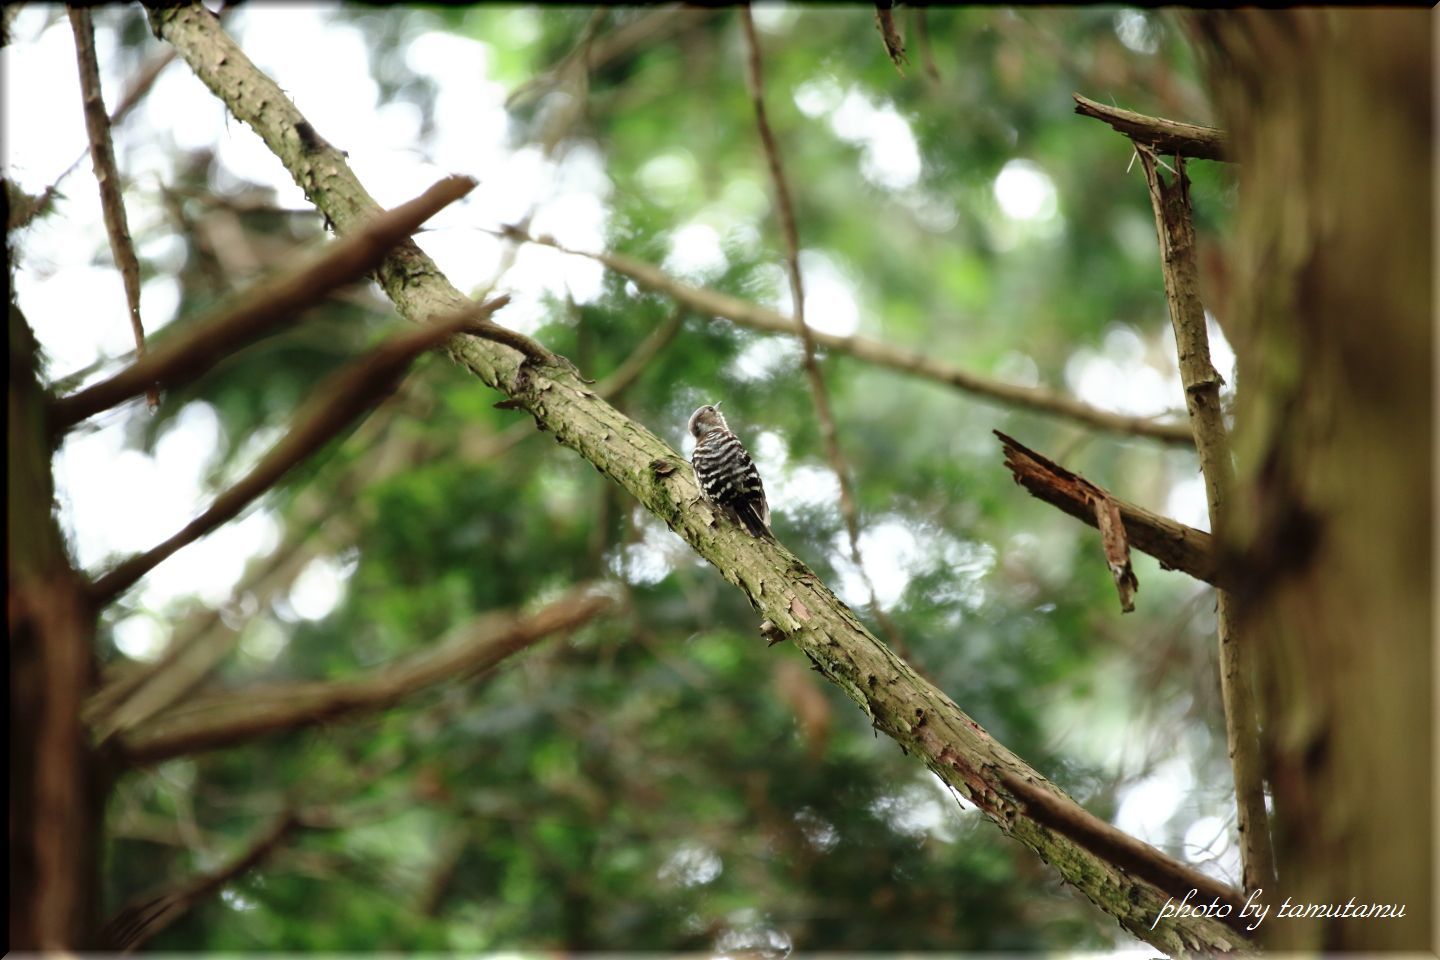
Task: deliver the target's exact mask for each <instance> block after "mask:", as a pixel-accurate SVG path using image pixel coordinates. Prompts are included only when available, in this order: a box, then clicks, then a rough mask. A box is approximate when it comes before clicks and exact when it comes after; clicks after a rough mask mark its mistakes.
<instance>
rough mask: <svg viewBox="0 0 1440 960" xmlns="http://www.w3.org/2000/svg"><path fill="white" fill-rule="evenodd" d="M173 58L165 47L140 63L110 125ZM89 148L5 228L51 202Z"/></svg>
mask: <svg viewBox="0 0 1440 960" xmlns="http://www.w3.org/2000/svg"><path fill="white" fill-rule="evenodd" d="M18 9H19V5H18V4H16V5H11V6H8V7H6V8H5V10H6V12H7V13H9V12H11V11H13V10H18ZM174 59H175V51H174V50H165V51H163V52H161V53H160V54H157V55H156V56H154V57H151V58H150V59H149V60H147V61H146V62H145V64H144V65H143V66H141V68H140V72H139V73H137V74H136V75H135V78H134V79H133V80H131V81H130V86H128V87H127V88H126V89H125V94H124V96H122V97H121V98H120V103H119V104H118V105H117V106H116V107H115V109H114V110H113V111H112V112H111V114H110V126H112V127H113V126H115V125H117V124H118V123H120V121H122V120H124V119H125V118H126V117H127V116H129V115H130V111H132V110H134V109H135V107H136V106H138V105H139V103H140V101H141V100H143V99H145V95H146V94H147V93H149V92H150V88H151V87H153V86H154V85H155V81H156V80H158V79H159V77H160V74H161V72H162V71H163V70H164V69H165V68H166V67H167V66H169V65H170V62H171V61H172V60H174ZM89 152H90V150H89V148H88V147H87V148H86V149H85V150H84V151H82V152H81V154H80V155H79V156H78V157H76V158H75V159H74V161H72V162H71V164H70V166H68V167H66V168H65V170H64V172H62V173H61V174H60V176H58V177H56V178H55V179H54V180H53V181H52V182H51V183H50V185H49V186H47V187H46V188H45V190H44V191H43V192H42V193H41V194H40V195H39V196H38V197H31V198H29V200H28V201H27V202H26V203H25V204H24V208H23V209H14V210H11V211H10V218H9V223H8V226H7V229H9V230H18V229H20V228H21V227H23V226H25V225H26V224H28V223H29V222H30V221H31V220H34V219H35V217H36V216H38V215H39V214H40V213H41V212H42V211H44V210H45V209H46V207H48V206H49V205H50V202H51V201H52V200H54V199H55V194H57V193H59V192H60V184H61V183H63V182H64V180H65V178H66V177H68V176H70V174H72V173H74V172H75V170H76V168H78V167H79V166H80V164H81V162H82V161H84V159H85V155H86V154H88V153H89Z"/></svg>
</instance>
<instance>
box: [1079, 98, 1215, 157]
mask: <svg viewBox="0 0 1440 960" xmlns="http://www.w3.org/2000/svg"><path fill="white" fill-rule="evenodd" d="M1071 96H1072V97H1074V98H1075V112H1076V113H1078V114H1080V115H1081V116H1082V117H1094V118H1095V119H1096V120H1103V121H1104V122H1106V123H1108V124H1110V126H1112V127H1114V128H1115V129H1116V130H1117V131H1119V132H1120V133H1123V134H1125V136H1127V137H1129V138H1130V139H1131V140H1134V141H1135V142H1136V143H1140V144H1145V145H1146V146H1148V147H1151V148H1153V149H1154V150H1155V152H1156V153H1160V154H1163V155H1165V156H1170V155H1172V154H1174V155H1178V156H1182V157H1194V158H1195V159H1197V160H1229V159H1230V138H1229V137H1228V136H1227V135H1226V133H1225V131H1224V130H1216V129H1215V128H1214V127H1202V126H1198V125H1196V124H1193V123H1180V122H1178V121H1176V120H1165V119H1162V118H1160V117H1147V116H1145V114H1143V113H1135V112H1134V111H1133V110H1122V109H1120V108H1119V107H1111V106H1107V105H1106V104H1103V103H1098V102H1096V101H1094V100H1091V99H1090V98H1089V97H1085V96H1081V95H1080V94H1078V93H1072V94H1071Z"/></svg>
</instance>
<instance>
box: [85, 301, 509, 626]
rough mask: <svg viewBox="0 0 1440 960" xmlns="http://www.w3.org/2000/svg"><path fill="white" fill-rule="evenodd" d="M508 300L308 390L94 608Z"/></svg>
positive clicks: (111, 579)
mask: <svg viewBox="0 0 1440 960" xmlns="http://www.w3.org/2000/svg"><path fill="white" fill-rule="evenodd" d="M508 301H509V298H508V297H501V298H498V299H496V300H491V301H490V302H489V303H485V304H479V305H473V306H471V307H470V308H468V309H465V310H461V311H459V312H458V313H456V314H454V315H452V316H451V317H449V318H447V319H445V320H441V321H437V322H436V323H433V324H429V325H428V326H426V327H423V328H421V329H419V330H412V331H409V332H407V333H403V334H400V335H398V336H395V337H392V338H391V339H389V340H387V341H386V342H385V343H383V344H381V345H380V346H379V347H377V348H376V349H375V350H373V351H371V352H370V353H369V354H368V355H366V356H365V357H362V358H361V359H360V360H358V361H356V362H354V363H352V364H351V365H350V366H348V367H346V368H345V369H343V370H341V371H340V372H339V373H337V374H335V375H334V376H332V377H330V378H329V379H328V380H327V381H326V382H325V383H322V384H321V385H320V386H319V387H317V388H316V393H315V398H314V399H313V400H311V401H310V402H309V403H307V404H306V405H305V406H304V407H303V408H301V410H300V412H299V413H297V414H296V416H295V426H294V427H292V428H291V430H290V432H289V433H288V434H286V436H285V437H284V438H283V439H282V440H281V441H280V442H279V443H277V444H276V445H275V446H274V447H273V448H272V449H271V450H270V452H269V453H268V454H266V455H265V458H264V459H263V460H261V461H260V463H259V464H258V465H257V466H256V467H255V469H254V470H252V471H250V473H248V474H247V475H246V476H245V477H244V478H243V479H241V480H240V481H239V482H238V483H236V484H235V485H234V486H233V487H231V488H230V489H229V490H227V491H225V492H224V493H222V494H220V496H218V497H216V498H215V502H214V503H212V504H211V505H210V507H209V509H207V510H206V511H205V512H204V513H202V514H201V515H200V516H199V517H196V518H195V519H194V520H192V521H190V523H188V524H186V525H185V527H184V528H183V529H181V530H180V531H179V532H178V533H176V534H175V535H174V536H172V537H170V538H169V539H168V540H166V541H164V542H163V543H160V544H157V545H156V546H154V547H152V548H150V549H149V550H147V551H146V552H144V553H142V554H137V555H136V556H133V557H131V558H130V559H128V560H125V561H123V562H121V563H120V565H119V566H117V567H116V568H115V569H114V570H111V571H110V572H109V573H107V574H105V575H104V576H103V577H101V578H100V579H99V580H97V581H95V583H94V584H93V585H92V586H91V588H90V596H91V600H92V602H94V603H95V605H96V606H102V605H104V604H106V603H109V602H110V601H111V600H114V599H115V597H116V596H118V595H119V594H120V593H122V592H123V591H125V590H128V589H129V588H130V587H131V586H132V585H134V583H135V581H137V580H139V579H140V578H141V577H142V576H144V575H145V574H146V573H148V572H149V571H150V570H151V569H153V568H154V567H155V565H156V564H158V563H160V562H161V561H162V560H165V559H166V558H167V557H169V556H170V555H171V554H173V553H174V552H175V551H177V550H179V549H180V548H181V547H183V546H185V545H186V544H188V543H191V542H193V541H195V540H197V539H199V538H200V537H202V536H204V535H205V534H207V533H209V532H210V531H211V530H214V529H215V528H216V527H218V526H220V525H221V524H222V523H225V522H226V521H228V520H230V519H232V518H233V517H235V516H236V515H237V514H238V513H240V511H241V510H243V509H245V507H246V506H248V505H249V504H250V503H251V502H252V501H253V500H254V499H255V498H256V497H258V496H260V494H262V493H264V492H265V491H266V490H269V489H270V488H271V487H272V486H274V485H275V484H276V483H277V482H279V480H280V479H281V478H282V477H284V476H285V474H287V473H289V472H290V470H291V469H293V468H294V467H295V466H297V465H299V464H300V463H303V462H304V461H305V460H307V459H309V458H310V457H311V456H313V455H314V454H315V452H316V451H318V450H319V449H320V448H322V447H323V446H324V445H325V444H327V443H329V442H330V441H331V440H333V439H334V438H335V437H336V436H337V435H338V434H339V433H340V432H341V431H343V430H345V429H346V428H347V427H349V426H350V424H352V423H353V422H354V421H355V420H357V419H359V418H360V417H361V416H362V415H364V414H365V413H367V412H368V411H369V410H370V408H372V407H373V406H375V404H377V403H379V402H380V401H381V400H382V399H384V397H385V396H386V395H387V394H388V393H389V392H390V391H391V390H393V389H394V388H395V384H396V382H397V381H398V380H399V379H400V377H402V376H403V375H404V373H405V370H406V368H408V367H409V365H410V361H411V360H413V359H415V357H417V356H419V355H420V354H421V353H424V352H425V351H426V350H429V349H430V348H432V347H435V346H438V345H440V344H441V343H444V342H445V341H446V340H448V339H450V338H451V337H452V336H454V335H455V334H456V333H457V332H460V331H462V330H465V329H466V328H469V327H473V326H474V324H475V321H476V318H477V317H479V316H488V315H489V314H491V313H493V312H495V311H496V310H498V309H499V308H500V307H502V306H504V305H505V303H507V302H508Z"/></svg>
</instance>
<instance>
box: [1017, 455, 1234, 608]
mask: <svg viewBox="0 0 1440 960" xmlns="http://www.w3.org/2000/svg"><path fill="white" fill-rule="evenodd" d="M995 435H996V436H997V437H999V438H1000V441H1001V442H1002V443H1003V444H1004V448H1005V466H1007V467H1009V468H1010V472H1011V473H1012V474H1014V475H1015V482H1016V483H1018V484H1020V485H1021V486H1023V487H1024V488H1025V489H1026V490H1028V491H1030V494H1031V495H1032V496H1034V497H1036V498H1037V499H1040V500H1044V501H1045V502H1046V503H1048V504H1051V505H1052V506H1056V507H1059V508H1060V509H1061V510H1063V511H1065V512H1066V513H1068V514H1070V516H1072V517H1074V518H1076V519H1077V520H1083V521H1084V522H1085V523H1088V524H1090V526H1092V527H1097V528H1098V526H1099V522H1098V520H1097V518H1096V516H1095V508H1094V506H1092V504H1093V503H1094V501H1095V500H1096V499H1097V498H1100V499H1104V500H1106V501H1108V502H1110V503H1113V504H1115V505H1116V507H1117V508H1118V509H1119V511H1120V520H1121V523H1123V524H1124V527H1125V537H1126V539H1127V540H1128V541H1129V543H1130V545H1131V546H1133V547H1135V548H1136V549H1137V550H1143V551H1144V552H1146V553H1148V554H1150V556H1152V557H1154V558H1155V559H1156V560H1159V561H1160V566H1162V567H1164V568H1165V569H1167V570H1179V571H1181V572H1183V573H1188V574H1190V576H1192V577H1194V578H1195V579H1197V580H1203V581H1205V582H1206V583H1208V584H1211V585H1212V586H1214V585H1217V584H1219V583H1223V582H1225V581H1224V580H1223V579H1222V578H1223V576H1224V574H1225V572H1226V571H1225V568H1223V567H1222V566H1220V564H1219V563H1217V562H1216V559H1215V545H1214V539H1213V538H1212V537H1211V536H1210V534H1208V533H1206V532H1205V531H1203V530H1196V529H1195V528H1194V527H1187V526H1185V525H1184V524H1183V523H1176V522H1175V521H1174V520H1171V519H1169V518H1167V517H1162V516H1160V515H1159V514H1156V513H1151V512H1150V511H1149V510H1146V509H1144V508H1143V507H1137V506H1136V505H1135V504H1133V503H1127V502H1126V501H1124V500H1121V499H1120V498H1118V497H1116V496H1114V495H1113V494H1111V493H1110V492H1109V491H1108V490H1105V489H1104V488H1102V487H1099V486H1096V485H1095V484H1093V483H1091V482H1090V481H1089V480H1086V479H1085V478H1084V477H1082V476H1080V475H1079V474H1075V473H1071V472H1070V471H1069V470H1066V469H1065V468H1064V467H1062V466H1060V465H1059V464H1057V463H1055V462H1053V461H1051V460H1047V459H1046V458H1045V457H1042V456H1041V455H1040V454H1038V453H1036V452H1035V451H1034V450H1031V449H1030V448H1029V447H1027V446H1025V445H1024V444H1022V443H1020V442H1019V441H1018V440H1015V439H1014V438H1013V437H1008V436H1006V435H1005V434H1003V433H1001V432H1000V431H999V430H996V431H995Z"/></svg>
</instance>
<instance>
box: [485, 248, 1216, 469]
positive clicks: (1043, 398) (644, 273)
mask: <svg viewBox="0 0 1440 960" xmlns="http://www.w3.org/2000/svg"><path fill="white" fill-rule="evenodd" d="M502 234H503V235H504V236H507V237H509V238H510V239H512V240H516V241H519V242H522V243H538V244H542V245H544V246H547V247H553V248H554V249H556V250H559V251H560V252H562V253H568V254H572V255H574V256H577V257H588V258H589V259H591V260H595V261H597V262H598V263H603V264H604V265H605V266H606V267H608V268H609V269H611V270H614V271H615V272H616V273H619V274H623V275H624V276H627V277H629V278H630V279H631V280H634V281H635V282H636V283H638V284H639V285H640V286H642V287H645V288H647V289H650V290H654V291H656V292H657V293H663V294H665V295H666V296H668V297H671V298H672V299H674V300H675V301H676V302H678V303H683V304H685V305H686V306H687V307H689V308H690V309H691V310H694V311H695V312H696V313H699V314H702V315H704V316H715V317H723V318H724V319H726V320H729V321H730V322H731V323H734V324H737V325H739V326H742V327H748V328H749V329H751V330H759V331H761V332H762V333H780V334H792V335H793V334H794V332H795V324H794V321H793V320H791V318H789V317H787V316H784V315H783V314H781V313H779V312H777V311H775V310H771V309H768V308H766V307H762V306H760V305H758V304H754V303H750V302H749V301H747V300H741V299H740V298H739V297H732V296H730V295H729V294H725V293H720V292H719V291H716V290H709V289H706V288H704V287H695V286H691V285H690V284H688V283H684V282H683V281H680V280H676V279H675V278H673V277H670V276H668V275H667V274H666V273H665V272H664V271H662V270H661V269H660V268H659V267H656V266H654V265H653V264H649V263H646V262H644V261H643V260H637V259H635V258H634V257H629V256H626V255H625V254H623V253H586V252H585V251H583V250H572V249H570V248H568V247H565V246H562V245H561V244H559V243H557V242H556V241H554V240H553V239H550V238H548V237H532V236H530V235H529V234H527V233H525V232H523V231H521V230H518V229H516V228H514V227H507V228H505V230H503V231H502ZM810 336H811V337H812V338H813V339H814V341H815V343H816V344H817V345H819V346H822V347H824V348H826V349H827V350H834V351H837V352H839V353H846V354H849V355H850V356H853V357H855V358H857V359H859V360H864V361H866V362H867V363H873V364H876V365H877V366H882V367H889V368H890V369H892V370H898V371H900V372H902V373H910V374H914V375H915V376H919V377H924V378H925V379H927V380H934V381H936V382H938V383H943V384H945V385H946V386H950V387H954V388H955V389H957V390H962V391H964V392H966V393H971V394H974V395H976V396H978V397H980V398H982V399H987V400H992V401H996V402H999V403H1004V404H1009V405H1013V406H1017V407H1021V408H1024V409H1028V410H1034V411H1036V412H1039V413H1045V414H1049V415H1052V416H1059V417H1064V418H1066V419H1069V420H1074V421H1075V422H1077V423H1083V424H1085V425H1086V426H1090V427H1094V428H1096V429H1099V430H1105V431H1108V432H1110V433H1118V434H1125V435H1129V436H1138V437H1148V438H1150V439H1154V440H1160V441H1163V442H1165V443H1171V444H1175V445H1177V446H1185V447H1193V446H1194V443H1195V439H1194V437H1193V436H1192V435H1191V433H1190V429H1189V427H1188V425H1186V424H1184V423H1162V422H1158V421H1156V420H1154V419H1152V418H1150V417H1132V416H1127V415H1125V414H1122V413H1111V412H1110V411H1108V410H1101V409H1100V408H1099V407H1092V406H1091V405H1090V404H1088V403H1083V402H1081V401H1079V400H1076V399H1074V398H1073V397H1067V396H1065V395H1064V394H1060V393H1056V392H1055V391H1053V390H1046V389H1045V388H1043V387H1022V386H1020V385H1018V384H1013V383H1006V382H1004V381H1003V380H995V379H993V378H991V377H984V376H980V375H979V374H976V373H971V372H969V371H968V370H961V369H960V368H959V367H954V366H951V365H950V364H948V363H945V362H943V361H941V360H937V359H935V358H934V357H931V356H929V355H928V354H925V353H922V352H920V351H918V350H907V349H906V348H904V347H897V346H894V345H892V344H888V343H885V342H883V341H880V340H871V339H869V338H866V337H856V336H850V337H841V336H836V335H835V334H833V333H824V332H823V331H820V330H814V329H811V330H810Z"/></svg>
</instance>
